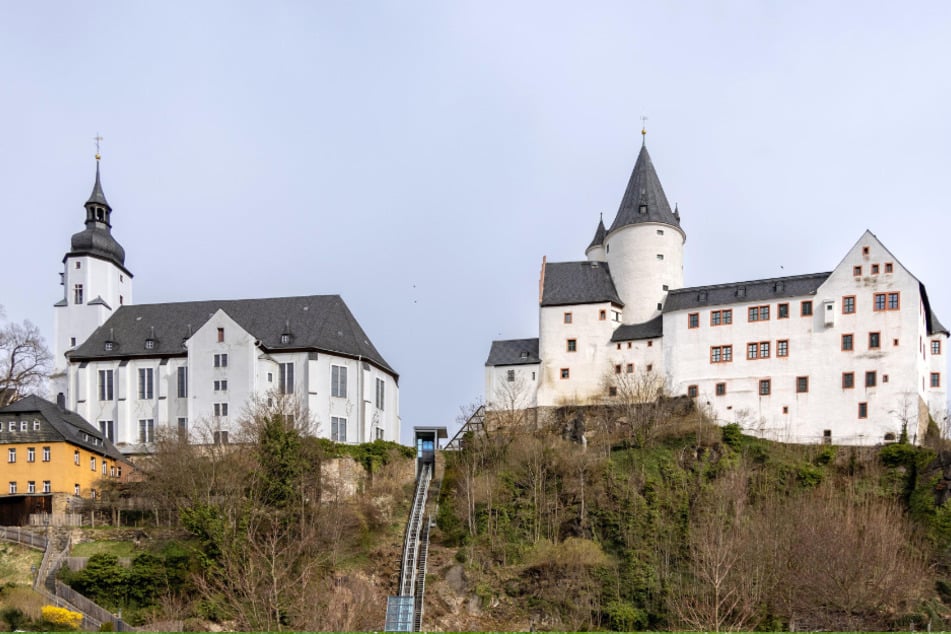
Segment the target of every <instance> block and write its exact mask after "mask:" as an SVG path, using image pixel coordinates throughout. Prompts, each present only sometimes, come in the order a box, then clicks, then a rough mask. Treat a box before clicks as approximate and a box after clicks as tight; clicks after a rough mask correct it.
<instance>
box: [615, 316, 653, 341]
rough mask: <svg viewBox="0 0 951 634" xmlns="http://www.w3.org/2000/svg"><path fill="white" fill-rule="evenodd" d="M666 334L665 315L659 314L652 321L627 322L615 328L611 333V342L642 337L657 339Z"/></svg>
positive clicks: (636, 339) (635, 339)
mask: <svg viewBox="0 0 951 634" xmlns="http://www.w3.org/2000/svg"><path fill="white" fill-rule="evenodd" d="M663 335H664V316H663V315H657V316H656V317H654V318H653V319H651V320H650V321H645V322H643V323H640V324H625V325H623V326H618V327H617V328H615V330H614V333H613V334H612V335H611V342H612V343H614V342H618V341H638V340H640V339H655V338H657V337H662V336H663Z"/></svg>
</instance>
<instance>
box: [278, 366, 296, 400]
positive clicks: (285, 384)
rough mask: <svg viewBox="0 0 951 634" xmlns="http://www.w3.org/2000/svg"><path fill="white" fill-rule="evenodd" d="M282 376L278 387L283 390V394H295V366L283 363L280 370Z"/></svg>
mask: <svg viewBox="0 0 951 634" xmlns="http://www.w3.org/2000/svg"><path fill="white" fill-rule="evenodd" d="M278 372H279V374H280V376H279V377H278V378H279V383H278V386H279V387H280V389H281V394H293V393H294V364H293V363H282V364H281V365H280V367H279V368H278Z"/></svg>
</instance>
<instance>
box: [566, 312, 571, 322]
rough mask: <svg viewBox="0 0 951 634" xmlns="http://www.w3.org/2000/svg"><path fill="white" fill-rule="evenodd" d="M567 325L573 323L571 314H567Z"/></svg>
mask: <svg viewBox="0 0 951 634" xmlns="http://www.w3.org/2000/svg"><path fill="white" fill-rule="evenodd" d="M565 323H566V324H570V323H571V313H565Z"/></svg>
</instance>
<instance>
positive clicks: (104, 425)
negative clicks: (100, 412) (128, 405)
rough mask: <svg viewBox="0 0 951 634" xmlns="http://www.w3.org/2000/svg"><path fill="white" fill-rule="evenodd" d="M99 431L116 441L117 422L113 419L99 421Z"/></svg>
mask: <svg viewBox="0 0 951 634" xmlns="http://www.w3.org/2000/svg"><path fill="white" fill-rule="evenodd" d="M99 432H100V433H101V434H102V437H103V438H108V439H109V440H111V441H115V439H116V426H115V422H114V421H111V420H101V421H99Z"/></svg>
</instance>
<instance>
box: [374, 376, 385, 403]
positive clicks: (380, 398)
mask: <svg viewBox="0 0 951 634" xmlns="http://www.w3.org/2000/svg"><path fill="white" fill-rule="evenodd" d="M385 389H386V384H385V383H384V382H383V379H380V378H378V379H377V380H376V408H377V409H378V410H382V409H383V405H384V403H385V402H386V399H385V398H384V397H385V396H386V393H385V391H384V390H385Z"/></svg>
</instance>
